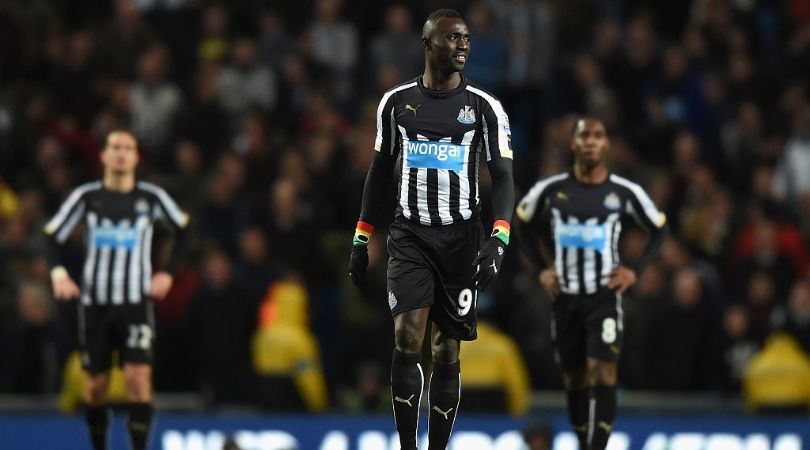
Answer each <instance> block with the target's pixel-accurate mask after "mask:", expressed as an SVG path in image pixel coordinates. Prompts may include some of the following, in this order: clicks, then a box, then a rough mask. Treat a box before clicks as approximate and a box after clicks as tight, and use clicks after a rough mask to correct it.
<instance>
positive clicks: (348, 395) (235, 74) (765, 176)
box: [0, 0, 810, 449]
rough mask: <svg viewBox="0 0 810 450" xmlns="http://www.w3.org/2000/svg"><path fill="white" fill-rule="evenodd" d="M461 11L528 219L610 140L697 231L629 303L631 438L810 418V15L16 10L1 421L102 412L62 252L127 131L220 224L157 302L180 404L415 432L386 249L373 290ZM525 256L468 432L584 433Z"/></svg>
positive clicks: (115, 4)
mask: <svg viewBox="0 0 810 450" xmlns="http://www.w3.org/2000/svg"><path fill="white" fill-rule="evenodd" d="M441 7H452V8H456V9H458V10H459V11H460V12H461V13H462V14H463V16H464V17H465V19H466V21H467V24H468V25H469V27H470V30H471V33H472V51H471V58H470V61H469V62H468V63H467V66H466V68H465V70H464V74H465V76H467V77H469V78H470V79H472V80H474V81H476V82H477V83H479V84H480V85H482V86H483V87H484V88H486V89H488V90H489V91H491V92H492V93H494V94H495V95H496V96H498V97H499V98H500V99H501V100H502V102H503V104H504V106H505V108H506V111H507V112H508V114H509V116H510V120H511V128H512V133H513V135H512V143H513V147H514V151H515V162H516V164H515V183H516V187H517V193H518V196H521V195H522V193H523V192H525V191H526V190H527V189H528V188H529V187H530V186H531V185H532V183H533V182H534V181H535V180H537V179H538V178H539V177H541V176H544V175H549V174H551V173H554V172H555V171H559V170H563V169H565V168H566V166H567V165H568V164H570V162H571V158H570V151H569V150H568V145H569V135H570V129H571V125H572V123H573V121H574V120H575V118H576V117H577V116H579V115H582V114H587V115H591V116H595V117H598V118H600V119H601V120H602V121H604V123H605V124H606V125H607V127H608V129H609V130H610V133H611V137H612V150H611V166H612V168H613V169H614V170H615V171H616V172H617V173H619V174H622V175H624V176H627V177H629V178H631V179H634V180H636V181H638V182H640V183H641V184H642V185H643V186H645V188H646V189H647V190H648V192H649V193H650V195H651V196H652V198H653V199H654V201H655V202H656V204H657V205H658V206H659V208H661V209H662V210H663V211H665V212H666V214H667V216H668V218H669V221H670V224H671V227H672V229H673V235H672V237H671V238H670V239H669V240H668V242H667V243H666V244H665V246H664V247H663V249H662V251H661V253H660V256H659V258H658V259H657V261H656V262H655V263H654V264H652V265H651V266H650V267H649V268H648V269H647V270H646V271H645V272H644V273H643V275H642V276H640V279H639V283H638V285H637V286H636V287H635V288H634V289H633V290H632V292H631V293H630V295H627V296H626V298H625V302H624V309H625V313H626V314H625V346H624V351H623V355H622V360H621V364H620V371H619V380H620V385H621V393H620V400H619V404H620V419H619V421H618V422H617V424H618V425H617V427H618V429H621V423H622V422H621V413H622V411H623V410H622V408H625V409H624V411H630V410H633V408H637V409H638V410H639V411H642V412H643V413H645V414H651V413H652V414H655V413H669V412H671V411H670V410H675V411H680V412H682V413H684V414H695V413H707V412H710V413H717V414H725V415H728V414H732V415H744V414H751V413H767V412H771V413H774V412H777V413H790V414H800V415H801V414H807V412H808V405H810V357H809V356H808V353H809V352H810V268H809V267H808V264H809V263H810V251H809V250H808V244H807V242H808V240H810V77H808V74H810V1H808V0H761V1H754V0H691V1H689V0H659V1H655V2H647V1H642V0H547V1H543V0H484V1H480V2H469V1H462V0H446V1H442V2H438V1H433V0H421V1H409V2H407V3H394V2H366V1H341V0H315V1H298V2H287V1H284V2H282V1H272V0H270V1H262V0H244V1H239V2H236V1H222V2H216V1H206V0H116V1H102V2H100V1H96V0H0V411H3V412H4V413H5V415H2V416H0V424H2V423H4V421H5V423H6V424H8V423H11V422H9V421H11V420H12V419H13V418H14V417H15V416H19V415H20V414H24V413H30V412H42V411H45V412H51V413H52V412H55V411H63V412H67V413H71V412H75V411H77V410H78V409H79V408H80V406H81V405H80V390H79V389H80V386H81V377H82V375H81V371H80V370H79V362H78V357H77V356H76V353H75V350H76V347H77V332H76V326H77V324H76V311H75V308H76V303H60V304H57V303H55V302H54V301H53V300H52V298H51V295H50V286H49V278H48V267H47V263H46V261H45V257H44V254H45V252H44V247H45V242H44V236H43V235H42V233H41V229H42V225H43V223H44V221H45V220H46V219H47V218H48V216H50V215H51V214H53V213H54V211H55V209H56V208H57V207H58V205H59V204H60V203H61V201H62V200H64V198H65V197H66V196H67V195H68V194H69V193H70V191H71V190H72V188H74V187H75V186H77V185H78V184H79V183H82V182H85V181H88V180H91V179H93V178H96V177H98V176H99V175H100V170H99V169H100V165H99V160H98V152H99V149H100V147H101V145H102V143H103V138H104V136H105V134H106V133H107V132H108V131H110V130H113V129H117V128H130V129H132V130H133V131H134V132H135V134H136V135H137V136H138V138H139V140H140V144H141V157H142V162H141V165H140V169H139V176H140V177H142V178H143V179H146V180H149V181H153V182H156V183H158V184H160V185H162V186H163V187H165V188H166V189H167V190H168V191H169V193H170V194H171V195H172V196H173V197H174V198H175V199H176V200H177V201H178V203H179V204H180V205H181V206H182V207H183V208H184V209H186V210H188V211H189V212H190V213H191V216H192V222H193V231H192V233H193V245H192V250H191V251H190V252H189V254H188V255H187V257H186V260H185V264H184V265H183V267H182V269H181V270H180V271H179V272H178V273H177V274H176V277H175V285H174V287H173V289H172V291H171V293H170V294H169V296H168V298H167V299H165V300H164V301H162V302H160V303H157V304H156V305H155V306H156V315H157V336H158V338H157V347H156V362H155V388H156V390H157V392H158V407H159V408H160V407H161V406H162V407H163V410H164V411H171V410H176V411H181V412H182V411H193V412H195V413H200V412H204V413H211V414H216V413H219V412H222V411H239V412H241V413H245V412H247V414H251V415H253V416H257V417H258V415H260V414H264V413H266V412H278V411H284V412H299V413H301V412H319V413H320V412H324V413H331V414H334V415H338V416H341V417H343V416H345V415H350V414H366V415H369V414H370V415H376V414H381V415H385V414H389V415H390V397H388V394H387V392H386V386H387V383H388V376H389V364H390V351H391V345H392V344H391V343H392V322H391V319H390V316H389V313H388V307H387V303H386V298H387V297H386V292H385V269H386V258H387V255H386V250H385V241H384V238H385V236H386V232H385V227H384V226H382V227H380V230H379V231H378V232H376V233H375V235H374V238H373V240H372V243H371V245H370V255H371V265H370V273H371V275H370V280H371V289H370V292H371V294H370V295H369V296H367V297H366V296H363V295H361V294H360V293H359V292H358V291H357V290H356V289H354V288H353V286H352V285H351V283H350V280H349V278H348V276H347V275H346V265H347V261H348V249H349V246H350V243H351V235H352V232H353V229H354V224H355V221H356V220H357V217H358V214H359V206H360V199H361V194H362V188H363V181H364V179H365V175H366V171H367V169H368V165H369V163H370V161H371V158H372V154H373V153H372V149H373V142H374V136H375V132H376V130H375V119H374V114H375V111H376V107H377V103H378V101H379V99H380V97H381V95H382V93H383V92H384V91H385V90H387V89H388V88H390V87H392V86H393V85H394V84H396V83H399V82H402V81H405V80H408V79H411V78H413V77H414V76H416V75H418V74H421V72H422V69H423V53H422V49H421V46H420V40H419V36H420V30H421V24H422V22H423V21H424V18H425V17H426V16H427V14H428V13H429V12H430V11H432V10H434V9H437V8H441ZM484 172H486V171H484ZM482 183H483V185H484V195H482V200H483V206H484V222H485V223H487V222H491V220H490V217H489V216H488V212H487V211H488V206H489V205H488V196H487V195H486V186H487V184H488V178H487V176H486V173H483V174H482ZM391 207H392V208H393V202H392V204H391ZM628 227H629V228H630V231H628V232H627V233H625V236H624V238H623V242H622V254H623V257H624V259H625V261H626V262H628V263H629V262H632V261H633V259H634V258H635V257H636V256H637V255H638V254H639V253H640V251H641V248H642V246H643V242H644V234H643V232H641V231H640V229H639V228H637V227H636V228H633V226H632V224H628ZM161 236H162V239H158V245H159V246H160V248H164V249H165V248H168V245H170V244H171V239H170V235H169V234H168V233H165V234H163V235H161ZM161 236H158V237H159V238H160V237H161ZM516 244H517V242H515V243H514V244H513V245H512V246H510V250H509V251H508V252H507V260H506V262H505V268H504V270H503V274H502V276H501V278H500V279H499V281H498V282H497V284H496V285H495V286H494V288H490V290H489V291H487V292H486V293H485V294H484V295H482V297H481V299H480V302H479V316H480V318H481V320H482V325H481V330H480V338H479V340H478V341H476V342H474V343H465V344H464V345H463V346H462V354H461V359H462V372H463V373H464V383H465V384H464V385H465V393H464V395H463V397H464V400H463V401H462V408H463V409H464V410H466V411H470V412H473V411H482V412H488V413H494V414H499V415H500V416H502V417H504V418H509V417H512V418H517V419H515V420H518V419H519V421H516V422H509V423H510V425H509V427H515V426H523V425H521V424H525V423H528V422H531V423H540V424H541V425H543V424H553V423H558V424H559V425H560V427H559V429H557V430H555V431H562V430H564V429H566V428H565V423H564V422H560V421H559V420H557V419H555V417H556V416H555V414H558V413H559V412H560V411H562V410H561V407H562V406H563V400H562V396H561V394H560V391H559V390H560V389H561V379H560V374H559V369H558V368H557V366H556V364H555V362H554V356H553V350H552V347H551V342H550V333H549V320H548V319H549V307H548V298H546V297H545V295H544V294H543V293H542V292H541V289H540V288H539V285H538V283H537V281H536V280H535V279H534V274H533V272H532V271H531V270H530V266H529V265H528V264H527V261H526V260H525V259H524V257H523V256H522V255H521V253H520V251H519V250H518V245H516ZM69 247H70V248H71V252H70V255H71V256H70V258H69V261H70V263H69V270H70V271H71V272H73V273H76V272H78V270H80V266H81V262H82V257H83V254H82V252H83V241H82V240H81V239H80V236H78V235H77V236H76V237H74V239H72V240H71V241H70V243H69ZM157 253H158V256H157V259H158V260H160V254H161V252H157ZM163 253H164V254H165V252H163ZM164 256H165V255H164ZM158 264H159V261H158ZM774 374H777V375H774ZM118 388H119V389H122V388H121V386H120V384H119V386H118ZM113 389H116V385H115V383H113ZM118 393H119V394H120V395H121V397H119V398H123V390H121V391H119V392H118ZM114 395H115V393H113V396H114ZM622 405H623V406H622ZM463 416H464V414H462V417H461V418H460V421H459V424H460V426H462V427H463V426H464V421H463V420H464V419H463ZM500 416H499V417H500ZM55 417H62V416H55ZM805 417H806V416H805ZM527 418H531V419H527ZM386 420H387V419H386ZM740 420H743V419H740ZM802 420H806V418H805V419H802ZM527 421H528V422H527ZM555 421H556V422H555ZM71 423H72V422H71ZM76 423H78V422H76ZM380 423H381V424H382V425H380V426H381V427H382V428H381V429H382V430H385V432H386V433H388V432H389V431H391V430H392V429H393V428H392V427H391V424H388V422H387V421H385V420H383V421H382V422H380ZM516 424H517V425H516ZM74 425H75V426H79V425H76V424H75V423H74ZM538 426H540V425H538ZM535 428H536V427H535ZM0 429H2V427H0ZM422 429H424V428H422ZM529 429H533V428H531V427H529ZM156 434H157V433H156ZM631 437H632V433H631ZM156 439H158V438H156ZM178 439H180V438H178ZM181 440H182V439H181ZM299 440H300V438H299ZM805 440H806V441H807V443H806V445H810V437H807V436H805ZM162 442H163V443H164V446H165V445H166V441H165V436H164V440H163V441H162ZM172 442H174V441H172ZM642 442H643V441H642ZM774 442H776V441H774ZM558 444H559V443H558ZM636 444H638V445H640V442H639V441H638V440H633V443H632V444H628V445H630V446H631V447H632V448H636V447H635V445H636ZM178 445H179V444H178ZM184 445H185V444H184ZM242 445H243V447H245V448H252V447H247V446H246V444H242ZM257 445H258V444H257ZM459 445H460V444H459ZM504 445H506V444H504ZM559 445H566V444H565V442H563V444H559ZM559 445H558V446H557V447H555V448H561V447H559ZM774 445H776V444H774ZM786 445H787V444H786ZM631 447H628V448H631ZM15 448H20V447H15ZM165 448H186V447H170V446H165ZM189 448H191V447H189ZM200 448H203V447H200ZM205 448H209V447H205ZM210 448H213V447H210ZM255 448H265V447H258V446H257V447H255ZM267 448H270V447H267ZM272 448H275V447H272ZM278 448H288V447H278ZM302 448H303V447H302ZM312 448H315V447H312ZM330 448H331V447H330ZM346 448H350V447H346ZM351 448H354V447H351ZM370 448H371V447H370ZM374 448H376V447H374ZM379 448H383V447H379ZM392 448H393V447H392ZM459 448H461V447H459ZM467 448H486V447H475V446H473V447H467ZM499 448H500V447H499ZM502 448H504V449H506V448H512V447H502ZM526 448H532V449H534V448H535V447H526ZM536 448H542V447H536ZM639 448H640V447H639ZM661 448H664V447H661ZM673 448H675V447H673ZM726 448H728V447H726ZM731 448H735V447H731ZM757 448H771V447H757ZM773 448H776V447H773ZM784 448H785V449H792V448H793V447H784ZM796 448H797V449H798V448H800V447H796Z"/></svg>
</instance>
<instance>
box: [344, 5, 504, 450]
mask: <svg viewBox="0 0 810 450" xmlns="http://www.w3.org/2000/svg"><path fill="white" fill-rule="evenodd" d="M422 45H423V48H424V52H425V71H424V73H423V75H422V76H419V77H417V78H415V79H413V80H411V81H409V82H407V83H404V84H402V85H399V86H396V87H394V88H392V89H390V90H389V91H388V92H386V93H385V94H384V95H383V98H382V100H381V101H380V104H379V107H378V108H377V140H376V142H375V146H374V150H375V151H376V152H375V154H374V160H373V162H372V164H371V167H370V168H369V171H368V176H367V177H366V184H365V188H364V190H363V203H362V206H361V211H360V220H359V221H358V223H357V229H356V231H355V235H354V241H353V242H352V244H353V245H352V251H351V259H350V262H349V274H350V276H351V278H352V281H353V282H354V283H355V284H356V285H357V286H358V287H360V288H361V289H365V286H366V265H367V264H368V254H367V251H366V246H367V245H368V241H369V236H371V233H373V231H374V226H375V225H378V224H379V223H380V222H382V221H383V220H384V219H385V218H386V217H387V216H390V211H384V210H383V208H382V206H383V205H384V204H385V203H386V202H385V200H386V197H388V196H391V195H392V194H394V195H395V196H396V199H397V207H396V212H395V214H394V222H393V224H391V227H390V229H389V231H388V251H389V254H390V259H389V261H388V306H389V307H390V308H391V315H392V316H393V317H394V347H395V348H394V352H393V353H394V355H393V358H392V362H391V392H392V404H393V407H394V408H393V409H394V419H395V422H396V427H397V431H398V432H399V439H400V447H401V448H402V450H416V434H417V430H416V427H417V423H418V419H419V402H420V399H421V396H422V391H423V387H424V385H425V376H424V375H425V374H424V373H423V371H422V364H421V355H422V344H423V342H424V339H425V333H426V329H427V323H428V320H430V321H432V322H433V323H434V324H435V326H434V327H433V330H434V333H433V336H432V339H431V350H432V352H431V353H432V356H433V373H432V374H431V376H430V386H429V389H428V391H429V395H428V397H429V398H428V401H429V410H430V416H429V418H428V439H429V441H430V444H429V445H430V447H429V449H428V450H444V449H445V448H446V446H447V442H448V440H449V438H450V433H451V431H452V428H453V422H454V421H455V417H456V412H457V411H458V408H459V397H460V390H461V381H460V375H459V360H458V354H459V348H460V345H461V344H460V341H462V340H473V339H475V338H476V336H477V334H476V300H477V298H478V292H479V291H482V290H484V289H485V288H486V287H487V285H488V284H489V283H490V282H491V281H492V280H494V279H495V278H497V276H498V275H499V273H500V268H501V262H502V261H503V255H504V251H505V249H506V246H507V244H508V243H509V221H510V219H511V218H512V213H513V206H514V187H513V184H512V183H513V182H512V149H511V143H510V138H509V133H510V131H509V119H508V117H507V116H506V112H505V111H504V109H503V106H502V105H501V103H500V102H499V101H498V100H497V99H495V98H494V97H493V96H492V95H490V94H489V93H487V92H486V91H484V90H482V89H481V88H479V87H477V86H475V85H474V84H472V83H471V82H470V81H469V80H467V79H466V78H465V77H463V76H462V75H461V69H462V68H463V67H464V64H465V63H466V61H467V57H468V56H469V52H470V33H469V30H468V29H467V25H466V24H465V23H464V21H463V20H462V19H461V16H460V15H459V14H458V12H456V11H453V10H438V11H436V12H434V13H432V14H430V16H428V18H427V20H426V21H425V25H424V27H423V30H422ZM484 159H485V160H486V162H487V168H488V169H489V173H490V175H491V177H492V210H493V215H494V216H495V219H496V220H495V222H494V224H493V227H492V233H491V234H490V235H489V238H488V239H486V240H484V237H485V235H484V232H483V228H482V226H481V219H480V205H479V195H478V170H479V161H481V160H484ZM395 166H396V168H395ZM393 179H395V180H396V185H397V187H396V190H395V191H394V192H392V190H391V186H392V185H393V184H394V183H393Z"/></svg>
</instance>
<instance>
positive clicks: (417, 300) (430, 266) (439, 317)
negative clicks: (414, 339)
mask: <svg viewBox="0 0 810 450" xmlns="http://www.w3.org/2000/svg"><path fill="white" fill-rule="evenodd" d="M482 236H483V227H482V226H481V222H480V221H479V220H469V221H466V222H461V223H457V224H453V225H445V226H438V227H430V226H425V225H419V224H415V223H412V222H408V221H407V219H403V218H401V217H398V218H397V219H396V220H394V222H393V223H392V224H391V228H390V229H389V232H388V253H389V255H390V258H389V259H388V306H389V308H390V309H391V315H392V316H395V315H397V314H399V313H401V312H404V311H411V310H414V309H420V308H426V307H430V316H429V317H430V320H432V321H433V322H435V323H436V326H437V327H438V328H439V330H441V332H442V333H444V334H445V335H447V336H448V337H451V338H456V339H460V340H463V341H472V340H474V339H475V338H476V337H477V331H476V323H477V320H476V317H477V316H476V307H477V302H478V291H477V290H476V288H475V283H474V282H473V279H472V278H473V275H474V274H475V268H474V267H473V265H472V262H473V260H475V257H476V256H477V255H478V249H479V248H480V247H481V240H482Z"/></svg>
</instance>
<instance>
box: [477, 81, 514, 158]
mask: <svg viewBox="0 0 810 450" xmlns="http://www.w3.org/2000/svg"><path fill="white" fill-rule="evenodd" d="M481 94H483V97H484V100H485V101H486V102H485V105H486V106H484V109H483V111H482V113H481V119H482V124H481V126H482V127H483V131H484V148H485V149H486V154H487V161H489V160H491V159H493V158H509V159H513V158H512V131H511V130H510V128H509V116H507V115H506V111H505V110H504V109H503V105H501V102H500V101H498V100H497V99H495V98H493V97H491V96H489V95H487V94H486V93H484V92H481Z"/></svg>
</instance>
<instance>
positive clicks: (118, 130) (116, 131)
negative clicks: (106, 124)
mask: <svg viewBox="0 0 810 450" xmlns="http://www.w3.org/2000/svg"><path fill="white" fill-rule="evenodd" d="M113 134H127V135H129V137H131V138H132V140H133V141H135V150H139V151H140V148H139V147H140V146H139V142H138V136H136V135H135V132H134V131H132V130H130V129H129V128H113V129H112V130H110V131H108V132H107V135H106V136H104V147H102V148H101V149H102V150H104V149H105V148H107V146H108V145H109V144H110V137H112V135H113Z"/></svg>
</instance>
